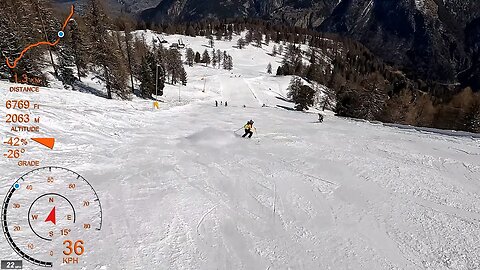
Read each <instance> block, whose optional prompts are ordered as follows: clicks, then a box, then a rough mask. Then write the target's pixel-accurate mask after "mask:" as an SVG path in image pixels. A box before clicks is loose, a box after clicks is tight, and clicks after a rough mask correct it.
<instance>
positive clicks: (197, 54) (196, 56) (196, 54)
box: [195, 52, 202, 64]
mask: <svg viewBox="0 0 480 270" xmlns="http://www.w3.org/2000/svg"><path fill="white" fill-rule="evenodd" d="M201 62H202V57H201V56H200V53H199V52H196V53H195V63H197V64H198V63H201Z"/></svg>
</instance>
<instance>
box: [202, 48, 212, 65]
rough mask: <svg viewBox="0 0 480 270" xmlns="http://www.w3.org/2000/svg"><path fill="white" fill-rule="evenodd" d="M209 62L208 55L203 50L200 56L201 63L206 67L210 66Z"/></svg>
mask: <svg viewBox="0 0 480 270" xmlns="http://www.w3.org/2000/svg"><path fill="white" fill-rule="evenodd" d="M210 61H211V59H210V54H209V53H208V51H207V50H205V51H204V52H203V55H202V63H204V64H205V66H208V65H209V64H210Z"/></svg>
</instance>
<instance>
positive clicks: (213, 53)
mask: <svg viewBox="0 0 480 270" xmlns="http://www.w3.org/2000/svg"><path fill="white" fill-rule="evenodd" d="M217 64H218V56H217V53H216V52H215V50H213V51H212V66H213V67H216V66H217Z"/></svg>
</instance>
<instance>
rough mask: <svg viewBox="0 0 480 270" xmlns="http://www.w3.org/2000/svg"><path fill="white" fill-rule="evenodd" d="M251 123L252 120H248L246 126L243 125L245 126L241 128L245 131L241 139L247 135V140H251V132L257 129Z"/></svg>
mask: <svg viewBox="0 0 480 270" xmlns="http://www.w3.org/2000/svg"><path fill="white" fill-rule="evenodd" d="M253 123H254V122H253V120H250V121H248V122H247V124H245V126H243V128H244V129H245V134H243V136H242V138H245V137H246V136H247V135H248V138H252V135H253V131H255V132H256V131H257V129H256V128H255V127H254V126H253ZM252 130H253V131H252Z"/></svg>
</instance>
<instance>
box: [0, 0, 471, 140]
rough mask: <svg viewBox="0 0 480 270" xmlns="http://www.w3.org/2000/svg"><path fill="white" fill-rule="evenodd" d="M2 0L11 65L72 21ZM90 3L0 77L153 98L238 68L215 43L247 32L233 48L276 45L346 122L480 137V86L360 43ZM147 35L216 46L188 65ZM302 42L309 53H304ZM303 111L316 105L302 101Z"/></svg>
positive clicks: (188, 54)
mask: <svg viewBox="0 0 480 270" xmlns="http://www.w3.org/2000/svg"><path fill="white" fill-rule="evenodd" d="M4 2H5V3H4V5H3V7H2V9H1V10H0V36H2V37H3V39H1V40H0V48H1V50H2V52H4V54H5V55H2V56H3V57H6V56H8V57H9V58H10V59H13V58H14V57H16V56H18V54H19V52H20V51H21V50H22V48H24V46H25V45H26V44H30V43H33V42H36V41H38V40H45V39H47V40H54V39H55V38H56V35H57V33H58V29H59V26H60V25H61V23H62V22H61V20H63V18H65V17H66V14H56V13H55V12H54V9H53V8H51V6H50V3H49V2H48V1H47V0H24V1H14V0H5V1H4ZM87 2H88V5H87V8H86V10H85V14H83V15H82V16H79V15H76V16H75V20H74V21H73V22H70V23H69V24H68V28H67V31H66V36H65V37H64V40H63V41H62V42H61V43H60V44H59V46H55V47H42V48H41V49H40V48H39V49H36V50H32V51H30V52H29V53H28V54H27V55H26V56H25V58H24V59H23V60H22V61H21V62H20V64H19V65H18V66H17V67H16V68H15V69H13V70H11V69H9V68H8V67H7V66H6V65H0V77H1V78H3V79H11V78H12V77H13V74H15V73H17V74H28V75H29V76H37V77H43V76H44V74H43V73H42V72H44V71H45V68H47V67H49V68H50V70H52V73H53V74H54V76H56V77H57V78H58V79H59V80H61V81H62V82H63V83H64V84H65V85H66V86H67V87H74V86H75V85H76V84H78V83H80V81H81V80H82V78H83V77H84V76H86V74H88V73H89V72H95V74H98V77H99V78H100V79H101V80H102V81H103V82H104V83H105V87H106V90H107V91H106V92H107V94H106V97H107V98H112V96H113V95H115V96H117V97H120V98H128V96H129V95H130V94H132V93H135V94H137V95H139V96H142V97H145V98H151V97H152V94H154V92H155V86H156V85H158V86H159V89H160V93H159V94H160V95H161V93H162V92H161V89H163V86H164V85H165V84H184V85H185V84H186V83H187V80H188V76H187V73H186V71H185V69H184V64H185V65H189V66H193V65H194V64H196V63H198V64H203V65H205V66H209V65H210V66H212V67H214V68H224V69H227V70H231V69H232V68H233V64H234V63H233V59H232V57H231V56H230V55H228V54H227V53H226V52H222V51H220V50H215V41H216V40H222V39H224V40H232V39H233V36H234V35H238V34H240V33H242V32H243V31H245V30H247V31H246V34H245V35H244V36H243V37H242V38H240V39H239V40H238V41H237V42H235V47H236V48H238V49H244V48H246V47H247V46H257V47H262V46H264V45H268V44H269V43H271V42H273V43H274V46H273V50H272V52H271V55H273V56H281V57H282V59H283V60H282V64H281V66H280V67H279V68H278V69H277V70H276V74H277V76H284V75H296V76H298V77H301V78H303V79H305V80H306V81H308V82H313V83H318V84H322V85H325V86H327V87H328V89H329V90H327V91H326V92H325V93H324V95H323V96H324V98H323V100H321V101H320V102H321V103H322V104H321V105H322V107H324V108H331V109H333V110H334V111H335V112H336V113H337V114H338V115H340V116H347V117H355V118H363V119H367V120H380V121H385V122H394V123H401V124H409V125H417V126H426V127H437V128H445V129H457V130H467V131H473V132H480V120H479V118H480V96H479V94H478V93H477V92H476V90H478V89H471V88H469V87H466V88H465V87H463V88H460V87H459V86H455V85H454V86H449V85H441V84H439V83H436V82H433V81H422V80H420V79H416V78H415V79H414V78H409V77H407V75H405V73H404V72H402V71H401V67H392V66H389V65H388V64H386V63H384V62H383V61H382V60H381V59H380V58H378V57H376V56H375V55H373V54H372V53H371V52H370V51H369V50H368V49H366V48H365V47H364V46H363V45H361V44H360V43H358V42H355V41H352V40H349V39H344V38H342V37H339V36H337V35H333V34H326V33H318V32H314V31H312V30H308V29H302V28H298V27H288V26H285V25H276V24H272V23H270V22H266V21H262V20H257V19H232V20H223V21H218V20H208V21H207V20H206V21H199V22H191V23H183V24H182V23H177V24H173V23H169V24H162V25H153V24H147V23H144V22H136V21H134V20H132V19H131V18H129V17H126V16H125V15H120V16H116V17H112V16H109V15H108V13H107V12H106V10H105V7H104V6H103V5H102V3H103V1H100V0H88V1H87ZM27 10H35V11H37V12H33V14H34V16H30V14H32V12H26V11H27ZM22 11H25V12H22ZM10 14H17V15H16V16H10ZM27 14H29V16H27ZM145 29H151V30H153V31H157V32H161V33H166V34H183V35H188V36H203V37H205V38H206V43H207V44H208V48H206V49H205V50H204V51H200V52H195V51H193V50H192V49H187V50H186V51H185V60H184V61H182V53H181V52H180V51H179V50H178V49H170V48H165V47H163V45H162V43H160V42H153V47H152V46H147V44H152V41H150V40H144V39H143V38H141V37H139V36H137V35H133V34H132V31H134V30H145ZM39 30H40V31H39ZM300 45H303V46H304V47H305V46H308V47H309V49H308V50H304V49H303V50H302V49H301V47H300ZM53 55H56V57H53ZM271 69H272V67H271V65H269V66H268V67H267V72H269V73H270V72H272V70H271ZM157 70H158V71H159V76H158V81H157V82H156V81H155V80H156V77H157V76H156V74H157ZM273 72H275V71H273ZM134 81H139V82H140V87H139V88H140V89H135V87H134ZM296 82H297V81H296ZM296 82H295V83H296ZM292 83H293V82H292ZM302 89H303V90H302ZM290 90H292V89H290ZM294 90H295V91H291V93H292V95H291V97H292V99H300V100H305V99H306V100H305V103H306V104H308V105H310V104H311V99H313V98H314V97H312V95H311V91H310V90H309V89H308V88H307V87H297V88H294ZM302 91H308V92H305V93H304V92H302ZM296 107H297V108H298V109H306V108H308V106H307V107H305V106H303V105H299V104H297V106H296Z"/></svg>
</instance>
